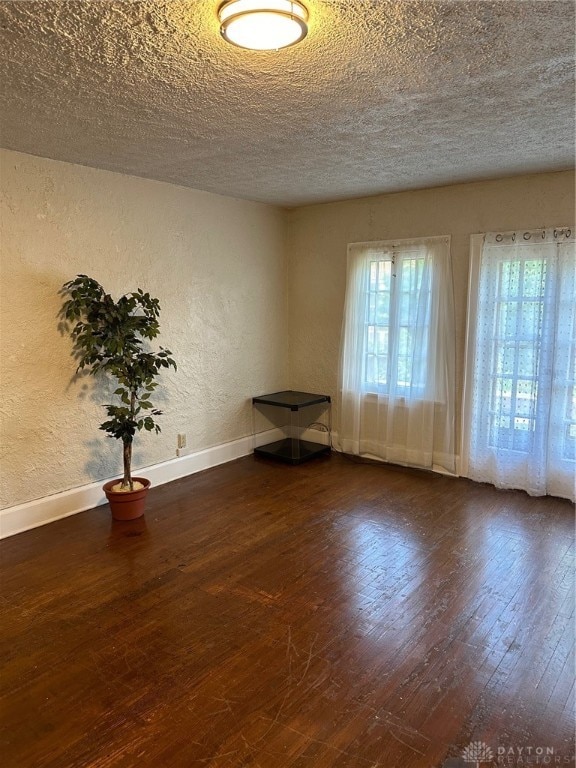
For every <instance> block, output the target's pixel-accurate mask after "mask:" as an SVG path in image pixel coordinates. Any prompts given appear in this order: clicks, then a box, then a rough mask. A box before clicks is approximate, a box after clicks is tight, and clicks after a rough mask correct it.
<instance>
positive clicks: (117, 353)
mask: <svg viewBox="0 0 576 768" xmlns="http://www.w3.org/2000/svg"><path fill="white" fill-rule="evenodd" d="M61 293H62V294H63V295H64V296H67V297H68V298H67V300H66V301H65V302H64V304H63V306H62V310H61V315H62V317H63V320H64V328H65V330H66V331H68V332H69V333H70V335H71V336H72V340H73V343H74V356H75V357H76V359H77V360H78V368H77V371H76V372H77V373H80V372H82V371H85V372H87V373H89V374H91V375H96V374H105V375H107V376H109V377H111V378H112V379H113V380H114V379H115V380H116V382H117V384H118V387H117V389H116V390H115V391H114V395H115V396H116V397H117V398H118V401H117V403H108V404H106V405H104V406H103V407H104V408H106V413H107V415H108V418H107V419H106V421H104V422H103V423H102V424H101V425H100V429H102V430H104V432H106V433H107V434H108V436H109V437H113V438H116V440H122V446H123V460H124V475H123V477H122V480H112V481H110V482H108V483H106V484H105V485H104V492H105V493H106V497H107V499H108V501H109V503H110V508H111V511H112V516H113V517H114V518H115V519H116V520H132V519H134V518H137V517H141V516H142V515H143V514H144V505H145V503H146V494H147V493H148V489H149V488H150V481H149V480H147V479H146V478H142V477H132V472H131V465H132V443H133V440H134V435H135V434H136V432H139V431H140V430H142V429H144V430H146V431H147V432H152V431H154V432H156V433H158V432H160V427H159V426H158V424H157V423H156V417H157V416H160V415H161V414H162V411H160V410H159V409H158V408H155V407H154V406H153V405H152V403H151V401H150V397H151V395H152V393H153V392H154V390H155V389H156V387H157V386H158V382H157V381H156V379H157V377H158V375H159V374H160V373H161V371H162V369H163V368H170V367H172V368H174V369H176V363H175V362H174V360H173V359H172V357H171V354H172V353H171V352H170V350H169V349H164V348H163V347H160V348H159V351H158V352H151V351H148V350H147V349H145V341H146V340H151V339H154V338H155V337H156V336H157V335H158V333H159V332H160V327H159V322H158V317H159V315H160V303H159V301H158V299H155V298H152V296H150V294H149V293H144V291H142V289H141V288H138V290H137V291H135V292H133V293H127V294H125V295H124V296H121V297H120V298H119V299H118V301H114V299H113V298H112V296H110V294H108V293H106V291H105V290H104V288H103V287H102V286H101V285H100V283H98V282H97V281H96V280H94V279H92V278H91V277H88V276H87V275H78V276H77V277H76V279H75V280H70V281H69V282H67V283H65V284H64V285H63V286H62V291H61Z"/></svg>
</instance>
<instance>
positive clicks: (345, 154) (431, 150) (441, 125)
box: [0, 0, 575, 206]
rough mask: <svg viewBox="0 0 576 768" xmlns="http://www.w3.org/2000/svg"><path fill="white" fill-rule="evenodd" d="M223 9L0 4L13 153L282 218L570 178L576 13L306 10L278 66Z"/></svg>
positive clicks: (448, 7)
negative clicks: (228, 29)
mask: <svg viewBox="0 0 576 768" xmlns="http://www.w3.org/2000/svg"><path fill="white" fill-rule="evenodd" d="M218 4H219V0H188V1H185V0H182V1H180V0H171V1H169V2H153V1H152V0H150V1H149V2H120V1H118V0H98V1H91V0H75V1H71V2H70V1H69V2H52V1H51V0H47V1H44V0H43V1H41V2H40V1H39V2H34V1H33V0H20V1H17V2H9V1H6V0H4V2H1V3H0V34H1V38H2V39H1V45H2V49H1V53H0V77H1V84H2V104H1V107H2V115H1V143H2V145H3V146H4V147H7V148H9V149H15V150H19V151H22V152H29V153H32V154H37V155H43V156H45V157H51V158H55V159H58V160H66V161H69V162H73V163H80V164H83V165H90V166H95V167H98V168H106V169H109V170H113V171H120V172H123V173H129V174H134V175H137V176H145V177H148V178H153V179H161V180H164V181H169V182H173V183H175V184H181V185H185V186H190V187H195V188H197V189H204V190H208V191H211V192H217V193H220V194H227V195H233V196H237V197H246V198H250V199H253V200H262V201H266V202H272V203H277V204H280V205H286V206H294V205H299V204H303V203H310V202H320V201H327V200H336V199H343V198H351V197H358V196H362V195H369V194H377V193H381V192H390V191H398V190H402V189H412V188H417V187H427V186H435V185H441V184H446V183H454V182H457V181H468V180H474V179H481V178H494V177H498V176H506V175H513V174H519V173H529V172H538V171H546V170H557V169H562V168H568V167H571V166H572V165H573V156H574V12H575V4H574V2H573V1H572V0H570V1H569V2H564V1H563V0H553V1H551V2H548V1H547V0H536V1H534V2H533V1H532V0H501V1H500V2H489V1H487V0H480V2H466V1H461V0H453V1H452V2H433V1H432V0H422V1H419V0H413V1H399V0H391V1H388V0H306V4H307V6H308V9H309V12H310V25H309V33H308V36H307V37H306V39H305V40H304V41H303V42H302V43H300V44H299V45H297V46H295V47H293V48H288V49H284V50H282V51H279V52H250V51H245V50H242V49H239V48H235V47H233V46H231V45H228V44H227V43H225V42H224V41H223V40H222V39H221V37H220V35H219V31H218V21H217V17H216V10H217V7H218Z"/></svg>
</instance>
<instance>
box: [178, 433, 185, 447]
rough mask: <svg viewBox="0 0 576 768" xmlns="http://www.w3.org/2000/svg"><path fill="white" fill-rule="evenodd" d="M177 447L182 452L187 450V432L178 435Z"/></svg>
mask: <svg viewBox="0 0 576 768" xmlns="http://www.w3.org/2000/svg"><path fill="white" fill-rule="evenodd" d="M176 447H177V448H178V450H182V448H186V433H185V432H181V433H180V434H179V435H178V438H177V443H176Z"/></svg>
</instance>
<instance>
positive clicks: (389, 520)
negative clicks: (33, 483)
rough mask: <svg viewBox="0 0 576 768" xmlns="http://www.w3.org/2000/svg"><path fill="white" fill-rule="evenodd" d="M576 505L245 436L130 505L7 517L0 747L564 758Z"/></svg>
mask: <svg viewBox="0 0 576 768" xmlns="http://www.w3.org/2000/svg"><path fill="white" fill-rule="evenodd" d="M573 525H574V519H573V507H572V505H571V504H570V503H569V502H566V501H562V500H559V499H553V498H538V499H534V498H530V497H529V496H527V495H525V494H524V493H521V492H513V491H498V490H496V489H493V488H491V487H490V486H484V485H480V484H475V483H472V482H470V481H467V480H463V479H452V478H446V477H440V476H438V475H433V474H428V473H424V472H416V471H410V470H405V469H401V468H394V467H386V466H381V465H370V464H358V463H354V462H351V461H350V460H347V459H345V458H343V457H341V456H338V455H332V456H330V457H326V458H321V459H316V460H314V461H312V462H310V463H308V464H303V465H301V466H295V467H291V466H285V465H280V464H276V463H273V462H270V461H267V460H265V459H255V458H254V457H248V458H246V459H241V460H240V461H237V462H233V463H230V464H227V465H225V466H222V467H218V468H216V469H213V470H209V471H207V472H204V473H201V474H198V475H194V476H192V477H189V478H185V479H183V480H180V481H177V482H175V483H172V484H170V485H166V486H163V487H160V488H155V489H153V490H152V491H151V493H150V497H149V506H148V512H147V514H146V517H145V518H144V519H143V520H141V521H136V522H133V523H112V522H111V520H110V518H109V514H108V510H107V507H100V508H98V509H95V510H92V511H90V512H85V513H82V514H80V515H77V516H74V517H70V518H67V519H65V520H61V521H59V522H56V523H53V524H51V525H48V526H45V527H44V528H39V529H36V530H34V531H29V532H27V533H24V534H21V535H19V536H16V537H13V538H12V539H8V540H6V541H5V542H3V543H2V564H1V579H2V580H1V595H2V606H3V621H2V629H3V633H2V646H1V656H0V658H1V663H2V673H1V677H0V687H1V697H2V698H1V705H2V712H1V728H2V730H1V744H0V757H1V764H2V766H3V768H134V767H135V766H138V767H139V768H152V767H153V768H169V767H170V768H171V767H175V768H194V767H196V766H198V768H200V767H201V766H203V767H205V768H240V766H252V767H254V768H258V767H260V768H288V767H289V768H328V767H332V766H333V767H337V768H394V767H396V766H398V767H402V768H431V767H432V766H450V768H453V767H455V766H462V767H463V768H464V767H465V766H474V765H475V763H473V762H465V761H464V758H463V750H464V749H465V748H466V747H467V746H468V745H469V744H470V742H472V741H480V742H483V743H484V745H485V747H482V749H484V753H483V756H484V757H485V758H486V760H485V761H484V762H480V763H479V766H486V765H490V764H493V765H500V764H502V765H504V764H505V765H527V764H531V765H536V764H539V765H540V764H541V765H544V764H546V765H560V764H561V765H566V764H569V763H573V761H574V744H573V713H574V594H573V575H572V574H573V557H574V535H573ZM520 749H522V750H524V751H523V752H522V753H520V752H519V751H518V750H520ZM529 749H530V751H528V750H529ZM487 750H490V751H491V753H492V759H491V760H490V759H489V754H488V751H487ZM503 750H505V753H503ZM538 750H542V752H538ZM470 755H471V753H470V752H468V753H467V756H468V757H470ZM519 755H523V757H522V759H521V758H520V757H519ZM528 756H531V762H528V761H527V758H528ZM537 757H538V759H539V760H540V762H537V761H536V758H537ZM545 757H547V762H545V761H544V758H545Z"/></svg>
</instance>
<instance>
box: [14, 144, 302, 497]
mask: <svg viewBox="0 0 576 768" xmlns="http://www.w3.org/2000/svg"><path fill="white" fill-rule="evenodd" d="M0 172H1V173H0V175H1V203H2V209H1V212H0V215H1V225H2V243H1V245H2V257H1V258H2V260H1V264H0V268H1V281H0V282H1V288H0V409H1V410H0V416H1V435H0V437H1V451H2V452H1V454H0V462H1V467H2V470H1V483H2V488H1V498H0V505H1V506H2V507H4V506H11V505H14V504H18V503H21V502H24V501H27V500H30V499H35V498H40V497H43V496H46V495H48V494H52V493H55V492H58V491H62V490H64V489H67V488H71V487H76V486H79V485H83V484H85V483H89V482H92V481H95V480H100V479H102V478H106V477H110V476H112V475H114V474H116V473H117V472H118V471H119V469H120V466H121V460H120V459H121V457H120V450H119V446H118V444H117V442H116V441H114V440H110V439H108V438H107V437H106V436H105V435H104V433H103V432H100V431H99V430H98V425H99V424H100V422H101V421H102V420H103V417H104V415H105V414H104V411H103V409H102V408H101V407H100V403H102V402H106V401H107V396H106V393H105V391H103V389H102V387H99V388H97V389H96V390H94V385H93V383H92V381H90V383H89V384H86V385H82V384H80V383H73V382H71V377H72V375H73V373H74V364H73V360H72V358H71V356H70V348H71V345H70V340H69V338H67V337H63V336H61V335H60V334H59V333H58V330H57V313H58V310H59V307H60V304H61V299H60V298H59V297H58V289H59V288H60V286H61V285H62V283H63V282H64V281H66V280H69V279H70V278H72V277H74V276H75V275H76V274H78V273H79V272H84V273H88V274H89V275H90V276H93V277H95V278H96V279H97V280H99V281H100V282H101V283H102V284H103V285H104V287H105V288H106V289H107V290H108V291H110V292H111V293H112V294H113V295H115V296H118V295H120V294H121V293H124V292H126V291H130V290H133V289H135V288H137V287H141V288H143V289H144V290H146V291H150V292H151V293H152V294H153V295H156V296H158V297H159V299H160V304H161V307H162V315H161V329H162V338H161V339H160V343H162V344H164V345H166V346H169V347H170V348H171V350H172V352H173V353H174V357H175V358H176V360H177V362H178V366H179V369H178V372H177V373H172V372H170V373H168V374H165V375H164V383H165V401H164V402H162V403H161V407H162V408H163V409H164V411H165V415H164V416H162V417H161V419H160V421H161V424H162V430H163V431H162V434H161V435H160V436H158V437H156V436H154V435H149V434H147V433H142V435H141V436H140V437H138V438H137V443H136V446H135V458H134V464H135V467H136V468H137V467H142V466H146V465H150V464H154V463H157V462H161V461H163V460H166V459H170V458H174V457H175V455H176V454H175V449H176V435H177V433H178V432H186V433H187V436H188V452H193V451H197V450H200V449H202V448H207V447H210V446H213V445H216V444H220V443H223V442H227V441H230V440H234V439H235V438H239V437H242V436H245V435H248V434H250V431H251V406H250V401H249V398H250V397H251V396H252V395H254V394H261V393H264V392H267V391H274V390H279V389H282V388H285V387H286V386H287V384H288V381H287V354H286V338H287V325H286V312H287V306H286V295H285V287H286V275H285V259H284V246H285V213H284V212H282V211H280V210H279V209H276V208H273V207H270V206H265V205H261V204H257V203H250V202H245V201H240V200H235V199H232V198H226V197H221V196H217V195H211V194H207V193H202V192H196V191H194V190H189V189H183V188H180V187H176V186H171V185H169V184H163V183H159V182H153V181H147V180H144V179H138V178H134V177H129V176H123V175H119V174H114V173H109V172H106V171H98V170H94V169H90V168H84V167H80V166H75V165H70V164H67V163H60V162H55V161H52V160H46V159H43V158H36V157H32V156H29V155H24V154H19V153H15V152H7V151H2V152H1V154H0Z"/></svg>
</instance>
